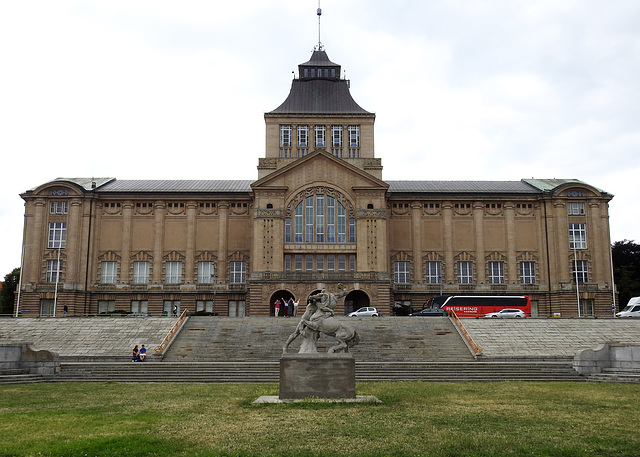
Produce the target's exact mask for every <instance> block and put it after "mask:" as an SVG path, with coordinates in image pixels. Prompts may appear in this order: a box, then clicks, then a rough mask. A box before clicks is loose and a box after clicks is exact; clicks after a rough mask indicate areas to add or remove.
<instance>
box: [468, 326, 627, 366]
mask: <svg viewBox="0 0 640 457" xmlns="http://www.w3.org/2000/svg"><path fill="white" fill-rule="evenodd" d="M461 320H462V323H463V325H464V326H465V327H466V328H467V330H468V331H469V333H471V335H472V336H473V338H474V340H475V341H476V343H478V344H479V345H480V346H482V348H483V356H484V357H487V358H527V357H549V358H553V357H557V358H573V355H574V354H575V352H576V351H578V350H580V349H593V348H594V347H596V346H597V345H598V344H601V343H605V342H608V341H616V342H620V343H639V344H640V319H562V318H558V319H536V318H531V319H461Z"/></svg>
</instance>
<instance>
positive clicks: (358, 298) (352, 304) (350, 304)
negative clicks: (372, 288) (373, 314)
mask: <svg viewBox="0 0 640 457" xmlns="http://www.w3.org/2000/svg"><path fill="white" fill-rule="evenodd" d="M364 306H371V300H369V296H368V295H367V294H366V292H363V291H361V290H352V291H351V292H349V293H348V294H347V296H346V297H344V314H345V315H347V314H349V313H351V312H353V311H356V310H357V309H359V308H362V307H364ZM378 311H380V310H378Z"/></svg>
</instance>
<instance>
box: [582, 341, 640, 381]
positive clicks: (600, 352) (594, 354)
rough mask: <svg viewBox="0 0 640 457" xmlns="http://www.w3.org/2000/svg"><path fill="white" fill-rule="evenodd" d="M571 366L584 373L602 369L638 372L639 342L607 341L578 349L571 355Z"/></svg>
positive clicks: (639, 358) (639, 360)
mask: <svg viewBox="0 0 640 457" xmlns="http://www.w3.org/2000/svg"><path fill="white" fill-rule="evenodd" d="M573 368H574V369H575V370H576V371H577V372H578V373H580V374H586V375H589V374H594V373H602V371H603V370H604V369H612V370H618V371H639V372H640V343H614V342H609V343H604V344H600V345H598V346H596V347H595V348H594V349H583V350H580V351H578V352H576V354H575V355H574V357H573Z"/></svg>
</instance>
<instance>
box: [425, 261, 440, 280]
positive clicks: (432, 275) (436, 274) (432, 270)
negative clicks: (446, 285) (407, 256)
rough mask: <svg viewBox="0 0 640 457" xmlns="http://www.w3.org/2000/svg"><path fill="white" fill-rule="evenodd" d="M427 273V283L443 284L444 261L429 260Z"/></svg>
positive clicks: (426, 265) (426, 266) (426, 268)
mask: <svg viewBox="0 0 640 457" xmlns="http://www.w3.org/2000/svg"><path fill="white" fill-rule="evenodd" d="M425 273H426V279H425V280H426V283H427V284H442V262H432V261H430V262H427V263H426V264H425Z"/></svg>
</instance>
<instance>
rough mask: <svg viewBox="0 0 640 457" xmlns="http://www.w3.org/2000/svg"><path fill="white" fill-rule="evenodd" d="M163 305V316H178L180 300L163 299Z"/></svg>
mask: <svg viewBox="0 0 640 457" xmlns="http://www.w3.org/2000/svg"><path fill="white" fill-rule="evenodd" d="M163 307H164V309H163V311H164V315H165V316H174V317H178V316H179V315H180V300H165V301H164V304H163Z"/></svg>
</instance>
